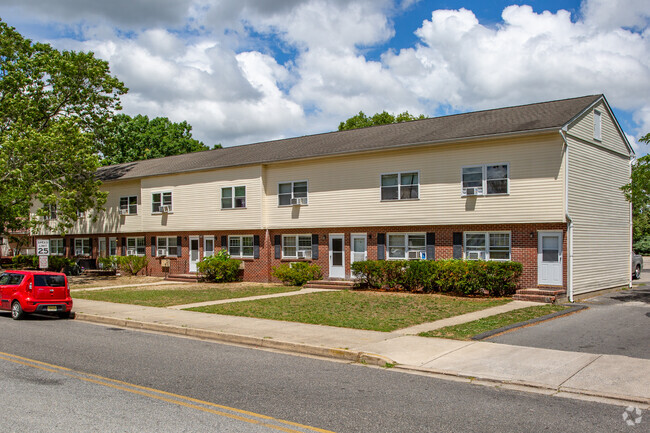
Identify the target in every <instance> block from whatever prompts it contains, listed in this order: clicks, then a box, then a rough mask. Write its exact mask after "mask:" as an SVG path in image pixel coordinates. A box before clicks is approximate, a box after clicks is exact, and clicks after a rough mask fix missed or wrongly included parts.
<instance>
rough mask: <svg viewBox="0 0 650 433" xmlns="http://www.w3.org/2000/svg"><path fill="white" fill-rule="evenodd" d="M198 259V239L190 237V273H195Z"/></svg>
mask: <svg viewBox="0 0 650 433" xmlns="http://www.w3.org/2000/svg"><path fill="white" fill-rule="evenodd" d="M199 260H201V259H200V258H199V237H198V236H190V272H196V264H197V263H198V262H199Z"/></svg>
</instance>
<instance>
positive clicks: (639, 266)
mask: <svg viewBox="0 0 650 433" xmlns="http://www.w3.org/2000/svg"><path fill="white" fill-rule="evenodd" d="M642 270H643V257H642V256H641V255H639V254H637V253H635V252H633V253H632V279H634V280H638V279H639V278H641V271H642Z"/></svg>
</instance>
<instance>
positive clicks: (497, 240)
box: [465, 232, 510, 260]
mask: <svg viewBox="0 0 650 433" xmlns="http://www.w3.org/2000/svg"><path fill="white" fill-rule="evenodd" d="M465 258H466V259H468V260H510V233H500V232H497V233H471V232H470V233H467V232H466V233H465Z"/></svg>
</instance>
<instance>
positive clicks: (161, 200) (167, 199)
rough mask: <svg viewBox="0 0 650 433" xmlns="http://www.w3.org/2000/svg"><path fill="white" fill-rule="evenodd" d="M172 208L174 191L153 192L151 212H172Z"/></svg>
mask: <svg viewBox="0 0 650 433" xmlns="http://www.w3.org/2000/svg"><path fill="white" fill-rule="evenodd" d="M171 210H172V193H171V192H154V193H152V194H151V212H152V213H160V212H167V213H168V212H171Z"/></svg>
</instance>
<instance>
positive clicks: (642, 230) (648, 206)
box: [622, 134, 650, 253]
mask: <svg viewBox="0 0 650 433" xmlns="http://www.w3.org/2000/svg"><path fill="white" fill-rule="evenodd" d="M639 141H640V142H642V143H646V144H650V134H646V135H645V136H644V137H642V138H641V139H640V140H639ZM622 190H623V192H624V193H625V198H627V200H628V201H629V202H630V203H632V223H633V231H632V239H633V241H634V249H635V250H637V251H639V252H643V253H650V155H644V156H642V157H640V158H639V159H637V160H636V161H635V162H634V165H633V166H632V177H631V181H630V183H628V184H627V185H625V186H623V188H622Z"/></svg>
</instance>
